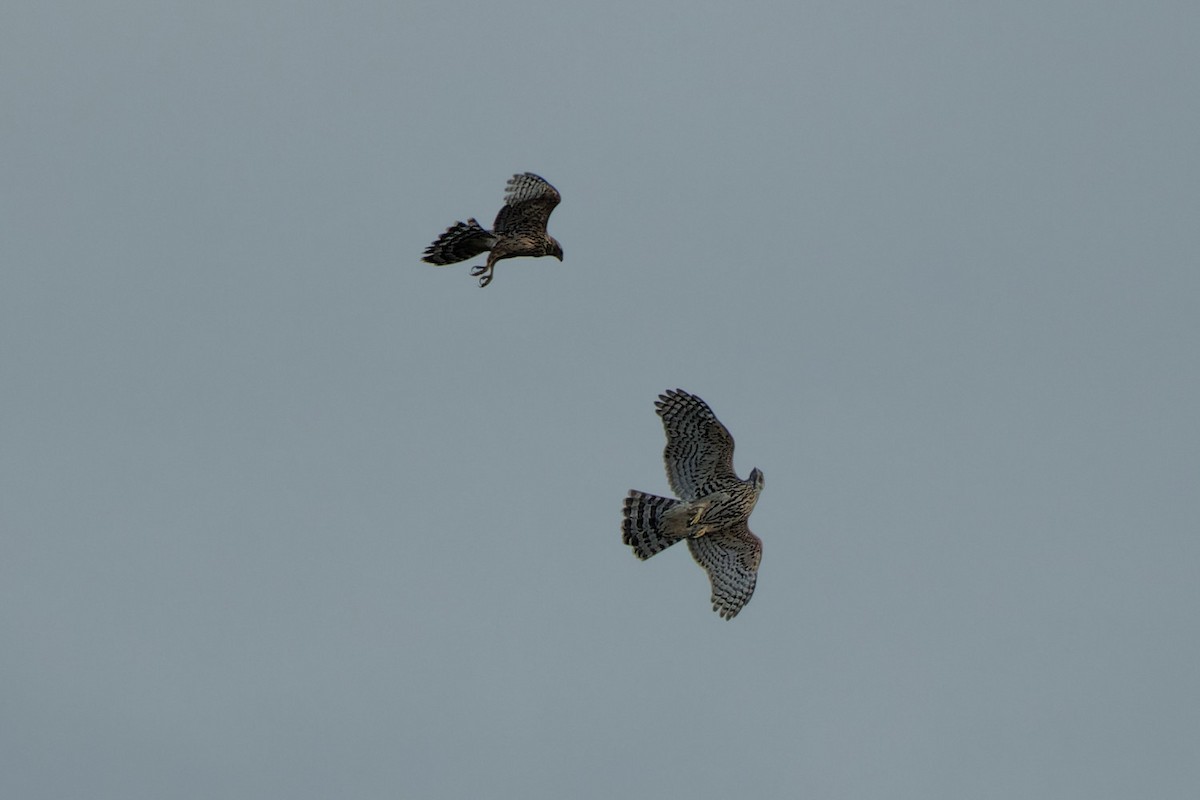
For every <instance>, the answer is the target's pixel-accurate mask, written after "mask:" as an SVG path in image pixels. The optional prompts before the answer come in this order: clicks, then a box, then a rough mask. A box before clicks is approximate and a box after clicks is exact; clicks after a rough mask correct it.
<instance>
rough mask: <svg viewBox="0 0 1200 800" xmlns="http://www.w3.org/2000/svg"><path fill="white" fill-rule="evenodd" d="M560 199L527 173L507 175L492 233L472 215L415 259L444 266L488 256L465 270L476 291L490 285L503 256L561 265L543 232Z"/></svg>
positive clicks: (542, 181) (553, 243) (558, 251)
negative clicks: (542, 258) (476, 283)
mask: <svg viewBox="0 0 1200 800" xmlns="http://www.w3.org/2000/svg"><path fill="white" fill-rule="evenodd" d="M561 200H562V196H561V195H560V194H559V193H558V190H557V189H555V188H554V187H553V186H551V185H550V184H549V183H548V182H547V181H546V179H545V178H541V177H539V176H537V175H534V174H533V173H532V172H524V173H519V174H517V175H513V176H512V178H510V179H509V181H508V188H507V190H506V191H505V192H504V206H503V207H502V208H501V209H500V212H499V213H498V214H496V221H495V222H494V223H492V230H490V231H489V230H488V229H487V228H485V227H483V226H482V225H480V224H479V223H478V222H477V221H476V220H475V218H474V217H471V218H470V219H468V220H467V221H466V222H456V223H454V224H453V225H451V226H450V227H449V228H447V229H446V232H445V233H443V234H442V235H441V236H439V237H438V238H437V240H436V241H434V243H433V244H431V245H429V247H426V248H425V255H424V256H423V257H422V259H421V260H422V261H424V262H426V263H427V264H436V265H438V266H444V265H446V264H457V263H458V262H460V261H466V260H467V259H468V258H474V257H475V256H477V255H479V254H480V253H488V257H487V263H486V264H484V265H482V266H478V267H472V268H471V274H472V275H474V276H476V277H477V278H479V285H480V286H481V287H482V286H487V285H488V284H489V283H491V282H492V277H493V270H494V269H495V266H496V262H497V261H501V260H503V259H506V258H516V257H518V256H532V257H534V258H537V257H539V256H554V257H555V258H557V259H558V260H559V261H562V259H563V249H562V245H560V244H559V243H558V240H557V239H555V238H554V237H553V236H551V235H550V234H549V233H547V232H546V224H547V223H548V222H549V221H550V212H551V211H553V210H554V207H555V206H556V205H558V204H559V202H560V201H561ZM489 251H490V252H489Z"/></svg>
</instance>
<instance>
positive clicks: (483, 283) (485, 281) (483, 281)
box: [479, 275, 492, 289]
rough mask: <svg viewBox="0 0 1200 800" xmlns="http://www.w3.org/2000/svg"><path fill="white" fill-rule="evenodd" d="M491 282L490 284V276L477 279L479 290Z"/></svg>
mask: <svg viewBox="0 0 1200 800" xmlns="http://www.w3.org/2000/svg"><path fill="white" fill-rule="evenodd" d="M491 282H492V276H491V275H484V276H483V277H482V278H480V279H479V288H480V289H482V288H483V287H485V286H487V285H488V284H489V283H491Z"/></svg>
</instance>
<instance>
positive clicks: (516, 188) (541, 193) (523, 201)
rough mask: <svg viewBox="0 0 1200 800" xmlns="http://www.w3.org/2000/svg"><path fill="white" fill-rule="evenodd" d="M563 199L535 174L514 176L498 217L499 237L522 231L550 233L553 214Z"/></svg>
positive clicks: (496, 228) (496, 226) (493, 226)
mask: <svg viewBox="0 0 1200 800" xmlns="http://www.w3.org/2000/svg"><path fill="white" fill-rule="evenodd" d="M561 200H562V195H560V194H559V193H558V189H555V188H554V187H553V186H551V185H550V183H549V182H548V181H547V180H546V179H545V178H541V177H539V176H537V175H534V174H533V173H532V172H525V173H521V174H517V175H513V176H512V177H511V178H510V179H509V181H508V188H507V189H506V190H505V192H504V207H503V208H501V209H500V213H498V214H496V223H495V224H494V225H492V229H493V230H494V231H495V233H497V234H499V235H502V236H503V235H507V234H512V233H517V232H519V231H536V232H539V233H545V232H546V225H547V224H548V223H549V222H550V212H551V211H553V210H554V207H555V206H556V205H558V204H559V202H560V201H561Z"/></svg>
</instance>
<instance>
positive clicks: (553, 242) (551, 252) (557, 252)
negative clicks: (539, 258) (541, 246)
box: [546, 236, 563, 261]
mask: <svg viewBox="0 0 1200 800" xmlns="http://www.w3.org/2000/svg"><path fill="white" fill-rule="evenodd" d="M547 238H548V239H549V240H550V241H549V242H547V243H546V255H548V256H554V257H555V258H557V259H558V260H559V261H562V257H563V251H562V245H561V244H559V243H558V239H555V238H554V237H553V236H549V237H547Z"/></svg>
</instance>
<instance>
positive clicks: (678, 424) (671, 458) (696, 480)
mask: <svg viewBox="0 0 1200 800" xmlns="http://www.w3.org/2000/svg"><path fill="white" fill-rule="evenodd" d="M654 407H655V409H656V410H657V411H658V415H659V416H660V417H662V421H663V430H664V431H666V434H667V446H666V448H665V449H664V450H663V461H665V462H666V465H667V480H668V481H669V482H670V484H671V488H672V489H673V490H674V491H675V494H677V495H679V496H680V497H681V498H683V499H684V500H698V499H699V498H701V497H704V496H705V495H709V494H712V493H713V492H715V491H718V490H720V489H722V488H724V487H727V486H729V485H730V484H731V483H741V480H740V479H739V478H738V476H737V474H736V473H735V472H734V471H733V436H731V435H730V433H729V431H728V430H726V428H725V426H724V425H722V424H721V421H720V420H719V419H717V416H716V415H715V414H713V412H712V409H711V408H709V407H708V404H707V403H705V402H704V401H703V400H701V399H700V398H699V397H696V396H695V395H691V394H688V393H687V392H685V391H683V390H682V389H669V390H668V391H666V392H665V393H663V394H661V395H659V398H658V400H656V401H655V403H654Z"/></svg>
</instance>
